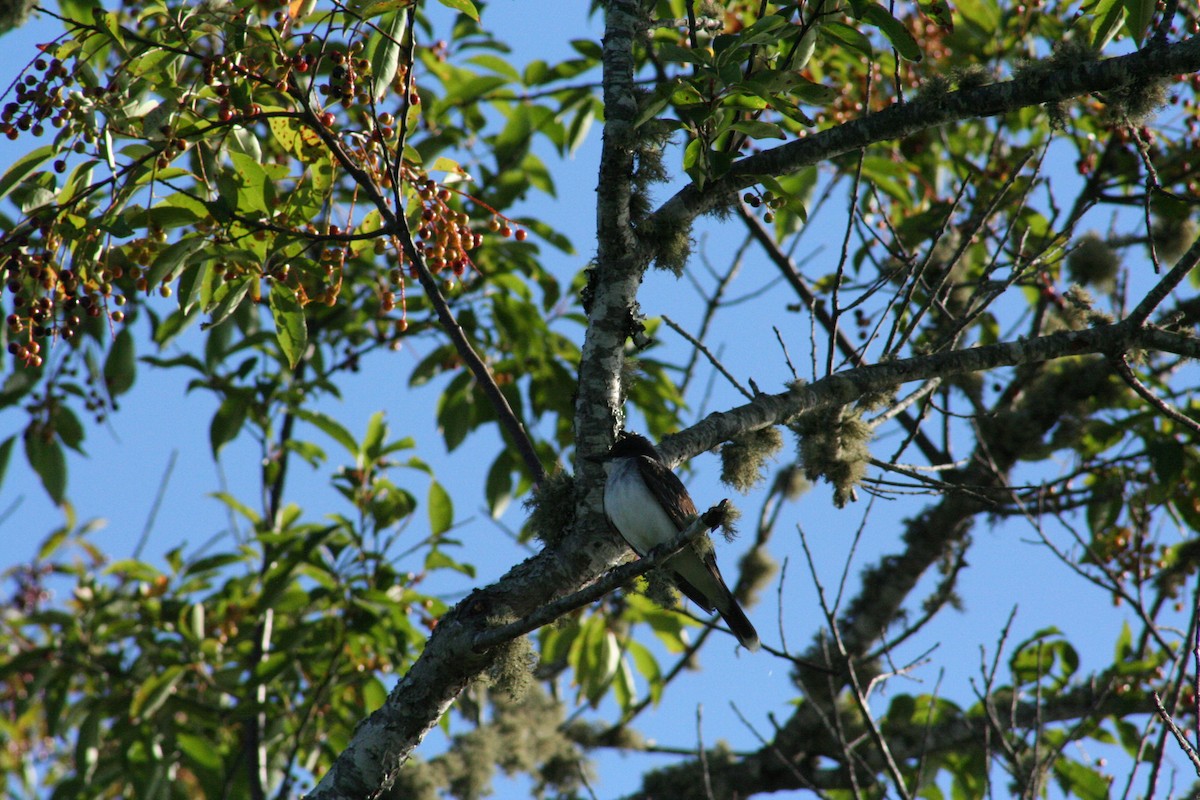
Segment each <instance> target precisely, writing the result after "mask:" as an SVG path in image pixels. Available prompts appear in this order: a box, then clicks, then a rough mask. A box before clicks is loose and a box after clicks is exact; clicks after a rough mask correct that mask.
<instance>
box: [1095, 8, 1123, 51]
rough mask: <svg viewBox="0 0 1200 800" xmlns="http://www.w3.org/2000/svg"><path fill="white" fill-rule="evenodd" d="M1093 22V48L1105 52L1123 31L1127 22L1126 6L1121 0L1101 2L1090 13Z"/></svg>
mask: <svg viewBox="0 0 1200 800" xmlns="http://www.w3.org/2000/svg"><path fill="white" fill-rule="evenodd" d="M1090 14H1091V16H1093V20H1092V42H1091V44H1092V48H1093V49H1095V50H1097V51H1099V50H1103V49H1104V47H1105V46H1106V45H1108V43H1109V42H1111V41H1112V38H1113V37H1114V36H1116V35H1117V31H1119V30H1121V23H1122V22H1124V21H1125V6H1124V5H1123V4H1122V3H1121V0H1100V2H1099V3H1097V4H1096V7H1095V8H1093V9H1092V10H1091V12H1090Z"/></svg>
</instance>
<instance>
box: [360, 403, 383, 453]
mask: <svg viewBox="0 0 1200 800" xmlns="http://www.w3.org/2000/svg"><path fill="white" fill-rule="evenodd" d="M387 434H388V426H387V418H386V417H385V416H384V414H383V412H382V411H376V412H375V413H374V414H372V415H371V419H370V420H369V421H368V422H367V432H366V434H365V435H364V436H363V440H362V449H361V450H359V453H360V454H361V455H362V462H361V463H360V464H359V466H361V467H365V466H369V465H370V464H373V463H375V462H376V461H378V460H379V457H380V456H381V455H382V454H383V440H384V439H385V438H387Z"/></svg>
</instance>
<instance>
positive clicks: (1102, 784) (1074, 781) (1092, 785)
mask: <svg viewBox="0 0 1200 800" xmlns="http://www.w3.org/2000/svg"><path fill="white" fill-rule="evenodd" d="M1054 775H1055V777H1057V778H1058V782H1059V785H1060V786H1062V788H1063V789H1064V790H1065V791H1066V792H1067V794H1068V795H1069V796H1071V797H1078V798H1081V800H1108V797H1109V788H1110V787H1109V783H1108V780H1106V779H1105V777H1104V775H1102V774H1101V772H1100V771H1099V770H1096V769H1092V768H1091V767H1088V766H1085V765H1083V764H1081V763H1079V762H1078V761H1072V760H1071V759H1068V758H1060V759H1058V760H1057V761H1055V762H1054Z"/></svg>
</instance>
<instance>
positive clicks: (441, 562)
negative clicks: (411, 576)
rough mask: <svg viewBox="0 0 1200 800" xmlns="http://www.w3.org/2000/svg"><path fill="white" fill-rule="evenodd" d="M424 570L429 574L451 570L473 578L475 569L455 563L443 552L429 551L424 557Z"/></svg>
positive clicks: (468, 565)
mask: <svg viewBox="0 0 1200 800" xmlns="http://www.w3.org/2000/svg"><path fill="white" fill-rule="evenodd" d="M425 569H426V570H428V571H430V572H432V571H433V570H437V569H452V570H454V571H455V572H461V573H462V574H463V575H466V576H467V577H469V578H474V577H475V568H474V567H473V566H471V565H470V564H463V563H461V562H459V561H455V560H454V559H453V558H451V557H450V556H448V555H446V552H445V551H444V550H430V551H429V555H427V556H425Z"/></svg>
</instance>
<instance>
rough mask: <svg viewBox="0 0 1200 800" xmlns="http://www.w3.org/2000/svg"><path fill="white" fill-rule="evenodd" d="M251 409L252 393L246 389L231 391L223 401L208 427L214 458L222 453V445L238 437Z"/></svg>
mask: <svg viewBox="0 0 1200 800" xmlns="http://www.w3.org/2000/svg"><path fill="white" fill-rule="evenodd" d="M249 410H250V394H249V392H247V391H245V390H241V391H231V392H230V393H229V394H228V395H226V396H225V399H224V400H222V401H221V406H220V408H218V409H217V413H216V414H214V415H213V418H212V424H211V425H210V426H209V429H208V441H209V444H210V445H211V446H212V454H213V458H214V459H215V458H217V457H218V456H219V455H220V453H221V448H222V447H224V446H225V445H227V444H229V443H230V442H232V441H233V440H234V439H235V438H237V435H238V433H239V432H240V431H241V430H242V425H243V424H245V422H246V414H247V412H248V411H249Z"/></svg>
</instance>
